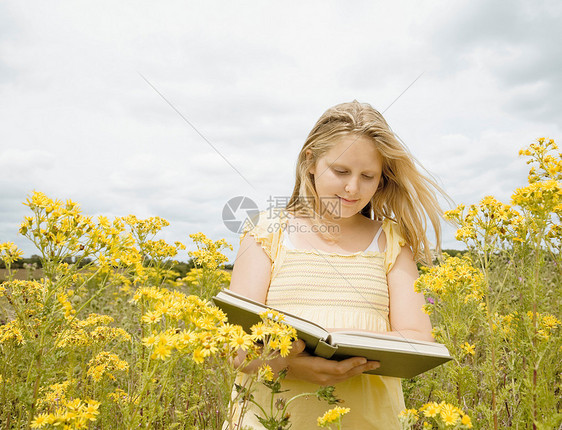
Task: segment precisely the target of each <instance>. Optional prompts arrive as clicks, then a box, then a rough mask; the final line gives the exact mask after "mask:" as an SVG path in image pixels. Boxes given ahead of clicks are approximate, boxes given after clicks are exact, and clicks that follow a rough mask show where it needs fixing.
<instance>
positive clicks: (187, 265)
mask: <svg viewBox="0 0 562 430" xmlns="http://www.w3.org/2000/svg"><path fill="white" fill-rule="evenodd" d="M64 262H65V263H68V264H74V263H75V262H76V261H73V260H71V259H66V260H65V261H64ZM91 262H92V260H91V259H89V258H85V259H84V260H82V261H81V262H80V263H79V266H80V267H82V266H85V265H86V264H89V263H91ZM168 267H169V268H170V269H173V270H175V271H177V272H179V274H180V275H181V276H182V277H183V276H185V275H186V274H187V272H189V271H190V270H191V269H193V268H194V267H195V263H194V262H193V260H192V259H191V258H190V259H189V260H188V261H187V262H184V261H178V262H174V261H169V262H168ZM5 268H6V265H5V264H4V262H3V261H2V260H0V269H5ZM11 268H12V269H30V268H34V269H41V268H43V264H42V263H41V257H39V256H38V255H32V256H31V257H29V258H22V259H21V260H17V261H14V262H13V263H12V265H11ZM224 268H225V269H227V270H232V264H225V265H224Z"/></svg>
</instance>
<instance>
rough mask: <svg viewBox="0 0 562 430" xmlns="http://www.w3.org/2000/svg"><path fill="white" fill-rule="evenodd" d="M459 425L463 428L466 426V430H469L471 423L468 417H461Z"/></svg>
mask: <svg viewBox="0 0 562 430" xmlns="http://www.w3.org/2000/svg"><path fill="white" fill-rule="evenodd" d="M461 424H463V425H464V426H466V428H469V429H471V428H472V421H471V420H470V417H469V416H468V415H463V416H462V418H461Z"/></svg>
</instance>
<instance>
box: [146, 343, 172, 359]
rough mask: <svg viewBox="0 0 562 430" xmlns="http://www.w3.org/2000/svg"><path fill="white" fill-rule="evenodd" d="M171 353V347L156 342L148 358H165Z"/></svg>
mask: <svg viewBox="0 0 562 430" xmlns="http://www.w3.org/2000/svg"><path fill="white" fill-rule="evenodd" d="M171 354H172V348H171V347H169V346H168V345H166V344H162V343H158V344H157V345H156V346H155V347H154V350H153V352H152V355H151V356H150V358H152V359H153V360H154V359H159V360H166V358H168V357H169V356H170V355H171Z"/></svg>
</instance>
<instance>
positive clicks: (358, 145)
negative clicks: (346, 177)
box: [321, 135, 382, 164]
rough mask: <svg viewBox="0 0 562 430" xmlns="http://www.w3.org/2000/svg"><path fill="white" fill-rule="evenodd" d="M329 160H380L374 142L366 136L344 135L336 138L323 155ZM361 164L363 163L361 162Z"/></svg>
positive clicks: (366, 161)
mask: <svg viewBox="0 0 562 430" xmlns="http://www.w3.org/2000/svg"><path fill="white" fill-rule="evenodd" d="M321 158H326V159H327V160H330V161H331V162H335V161H339V162H342V163H343V162H361V161H362V162H365V163H367V164H368V163H370V162H373V161H375V162H380V161H381V159H382V157H381V155H380V153H379V151H378V150H377V148H376V144H375V142H374V141H373V140H372V139H371V138H368V137H366V136H356V135H345V136H342V137H340V138H338V139H336V140H335V141H334V143H333V145H332V146H331V148H330V149H329V150H328V151H327V152H325V153H324V155H323V157H321ZM361 164H363V163H361Z"/></svg>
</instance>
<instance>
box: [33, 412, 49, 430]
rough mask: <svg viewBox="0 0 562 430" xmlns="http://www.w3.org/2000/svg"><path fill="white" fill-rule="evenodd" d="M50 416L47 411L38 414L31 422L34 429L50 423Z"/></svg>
mask: <svg viewBox="0 0 562 430" xmlns="http://www.w3.org/2000/svg"><path fill="white" fill-rule="evenodd" d="M48 416H49V414H47V413H45V414H41V415H37V416H36V417H35V419H34V420H33V421H32V422H31V428H32V429H40V428H41V427H43V426H44V425H46V424H48V423H49V420H48Z"/></svg>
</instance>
